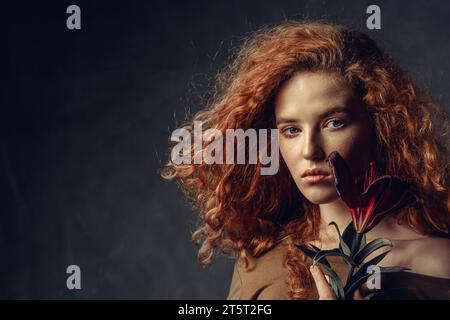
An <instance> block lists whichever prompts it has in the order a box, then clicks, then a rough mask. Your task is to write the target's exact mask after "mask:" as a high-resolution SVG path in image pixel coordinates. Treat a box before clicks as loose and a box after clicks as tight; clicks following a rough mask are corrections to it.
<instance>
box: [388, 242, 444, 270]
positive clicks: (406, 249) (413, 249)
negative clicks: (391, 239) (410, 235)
mask: <svg viewBox="0 0 450 320" xmlns="http://www.w3.org/2000/svg"><path fill="white" fill-rule="evenodd" d="M395 247H397V251H399V252H401V253H402V256H403V260H404V261H405V262H404V264H405V265H406V267H408V268H409V269H410V272H414V273H418V274H422V275H427V276H432V277H438V278H446V279H449V278H450V239H447V238H442V237H421V238H418V239H413V240H399V241H398V240H397V241H395Z"/></svg>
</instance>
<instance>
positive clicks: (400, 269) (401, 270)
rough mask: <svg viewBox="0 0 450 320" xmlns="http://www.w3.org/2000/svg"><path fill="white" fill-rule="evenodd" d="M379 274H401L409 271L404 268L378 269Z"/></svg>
mask: <svg viewBox="0 0 450 320" xmlns="http://www.w3.org/2000/svg"><path fill="white" fill-rule="evenodd" d="M380 269H381V273H392V272H403V271H409V270H411V269H409V268H404V267H380Z"/></svg>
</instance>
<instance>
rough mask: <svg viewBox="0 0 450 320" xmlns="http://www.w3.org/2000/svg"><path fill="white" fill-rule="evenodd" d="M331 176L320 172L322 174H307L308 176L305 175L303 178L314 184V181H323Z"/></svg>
mask: <svg viewBox="0 0 450 320" xmlns="http://www.w3.org/2000/svg"><path fill="white" fill-rule="evenodd" d="M329 177H331V175H322V174H320V175H313V176H306V177H303V178H302V179H304V180H305V181H306V182H309V183H311V184H313V183H319V182H322V181H323V180H325V179H327V178H329Z"/></svg>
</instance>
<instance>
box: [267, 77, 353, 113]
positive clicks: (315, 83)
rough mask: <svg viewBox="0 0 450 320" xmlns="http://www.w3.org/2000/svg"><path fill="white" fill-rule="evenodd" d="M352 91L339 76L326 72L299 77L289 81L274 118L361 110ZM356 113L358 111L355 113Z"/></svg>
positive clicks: (278, 95)
mask: <svg viewBox="0 0 450 320" xmlns="http://www.w3.org/2000/svg"><path fill="white" fill-rule="evenodd" d="M357 100H358V99H356V95H355V93H354V90H353V88H352V87H351V86H350V85H348V83H347V82H346V81H345V80H344V79H343V78H342V77H341V76H340V75H338V74H335V73H326V72H308V73H298V74H296V75H294V76H293V77H292V78H291V79H289V80H288V81H286V82H285V83H284V84H283V85H282V86H281V88H280V90H279V91H278V92H277V94H276V97H275V115H276V116H277V118H279V117H288V116H296V115H300V114H302V115H304V116H305V117H309V116H310V117H321V116H323V115H326V114H327V113H329V112H331V111H332V110H333V109H336V110H335V111H340V110H339V109H345V112H350V111H352V110H351V109H355V108H357V107H358V101H357ZM355 111H357V110H355Z"/></svg>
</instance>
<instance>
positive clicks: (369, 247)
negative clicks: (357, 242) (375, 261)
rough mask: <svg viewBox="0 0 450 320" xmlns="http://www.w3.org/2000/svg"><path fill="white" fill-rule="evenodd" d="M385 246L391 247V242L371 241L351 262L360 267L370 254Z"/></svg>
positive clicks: (382, 240) (384, 240)
mask: <svg viewBox="0 0 450 320" xmlns="http://www.w3.org/2000/svg"><path fill="white" fill-rule="evenodd" d="M385 246H392V242H391V241H389V240H388V239H376V240H373V241H371V242H370V243H369V244H367V245H366V246H365V247H364V248H362V249H361V250H359V251H358V253H357V254H356V255H355V256H354V258H353V260H354V261H355V264H356V265H360V264H361V263H362V262H363V261H364V259H366V258H367V256H369V255H370V254H371V253H372V252H374V251H375V250H377V249H380V248H382V247H385Z"/></svg>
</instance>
